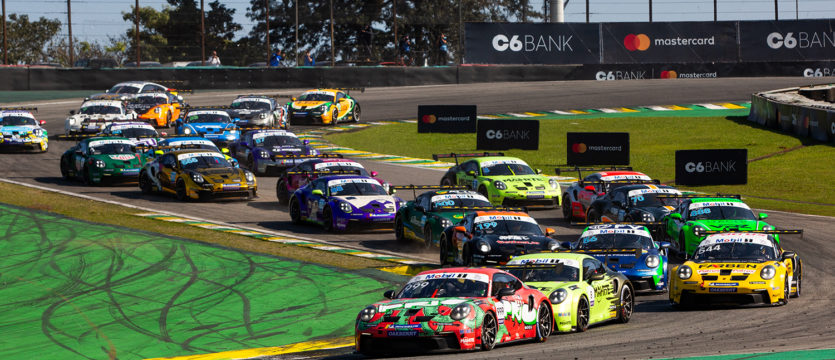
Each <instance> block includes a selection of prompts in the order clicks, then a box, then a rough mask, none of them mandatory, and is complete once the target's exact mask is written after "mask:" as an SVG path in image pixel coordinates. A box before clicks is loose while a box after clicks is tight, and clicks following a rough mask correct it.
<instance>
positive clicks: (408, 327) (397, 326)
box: [386, 324, 421, 330]
mask: <svg viewBox="0 0 835 360" xmlns="http://www.w3.org/2000/svg"><path fill="white" fill-rule="evenodd" d="M420 328H421V325H420V324H388V325H386V329H390V330H401V329H402V330H411V329H420Z"/></svg>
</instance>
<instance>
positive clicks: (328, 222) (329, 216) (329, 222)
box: [322, 207, 336, 232]
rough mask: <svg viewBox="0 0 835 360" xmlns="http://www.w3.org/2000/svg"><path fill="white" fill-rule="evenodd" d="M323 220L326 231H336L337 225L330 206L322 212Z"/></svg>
mask: <svg viewBox="0 0 835 360" xmlns="http://www.w3.org/2000/svg"><path fill="white" fill-rule="evenodd" d="M322 218H323V219H324V220H323V221H322V223H323V225H324V227H325V231H327V232H334V231H336V227H334V226H333V211H331V208H330V207H326V208H325V211H323V212H322Z"/></svg>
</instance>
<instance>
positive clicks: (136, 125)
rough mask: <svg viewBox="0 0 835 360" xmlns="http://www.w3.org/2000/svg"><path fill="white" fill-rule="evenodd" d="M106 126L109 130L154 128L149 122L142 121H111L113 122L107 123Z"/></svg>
mask: <svg viewBox="0 0 835 360" xmlns="http://www.w3.org/2000/svg"><path fill="white" fill-rule="evenodd" d="M108 127H109V128H110V130H122V129H154V127H153V126H152V125H151V124H148V123H143V122H120V123H113V124H111V125H109V126H108ZM154 130H155V129H154Z"/></svg>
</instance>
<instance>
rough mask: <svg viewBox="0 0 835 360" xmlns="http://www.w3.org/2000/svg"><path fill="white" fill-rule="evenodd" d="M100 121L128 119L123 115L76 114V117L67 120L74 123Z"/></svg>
mask: <svg viewBox="0 0 835 360" xmlns="http://www.w3.org/2000/svg"><path fill="white" fill-rule="evenodd" d="M99 119H103V120H115V119H127V117H126V116H123V115H121V114H92V115H87V114H76V115H72V116H70V117H68V118H67V120H71V121H74V122H83V121H88V120H99Z"/></svg>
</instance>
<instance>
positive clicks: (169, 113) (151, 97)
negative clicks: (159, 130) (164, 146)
mask: <svg viewBox="0 0 835 360" xmlns="http://www.w3.org/2000/svg"><path fill="white" fill-rule="evenodd" d="M182 108H183V98H182V97H181V96H179V95H173V94H171V93H166V92H157V93H142V94H137V95H136V97H134V98H133V99H131V100H130V102H129V103H128V109H131V110H133V111H136V113H137V114H139V120H142V121H145V122H147V123H149V124H151V125H153V126H154V127H164V128H167V127H171V124H173V123H174V121H175V120H177V119H178V118H179V117H180V111H181V109H182Z"/></svg>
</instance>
